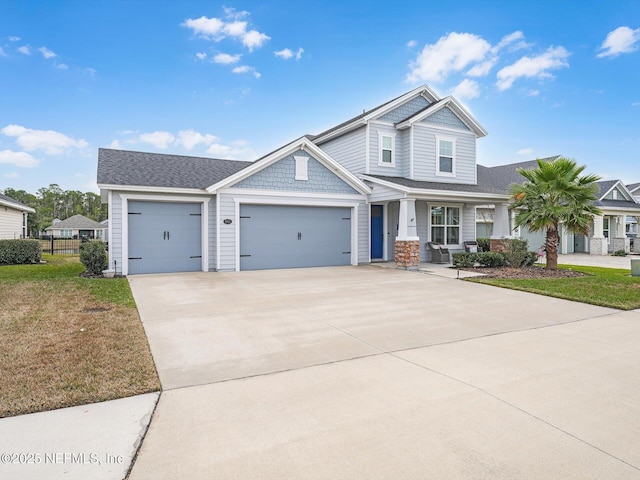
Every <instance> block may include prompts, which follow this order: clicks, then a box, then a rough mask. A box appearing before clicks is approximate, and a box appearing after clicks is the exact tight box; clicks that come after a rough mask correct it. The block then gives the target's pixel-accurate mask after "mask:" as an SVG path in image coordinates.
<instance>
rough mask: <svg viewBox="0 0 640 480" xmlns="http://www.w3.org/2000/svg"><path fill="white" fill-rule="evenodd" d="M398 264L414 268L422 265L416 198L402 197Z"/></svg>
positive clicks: (399, 217) (398, 237) (398, 265)
mask: <svg viewBox="0 0 640 480" xmlns="http://www.w3.org/2000/svg"><path fill="white" fill-rule="evenodd" d="M395 261H396V266H397V267H398V268H404V269H407V270H414V269H417V268H418V265H420V238H419V237H418V227H417V223H416V199H415V198H401V199H400V212H399V214H398V236H397V237H396V255H395Z"/></svg>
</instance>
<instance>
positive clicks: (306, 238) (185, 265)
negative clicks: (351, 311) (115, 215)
mask: <svg viewBox="0 0 640 480" xmlns="http://www.w3.org/2000/svg"><path fill="white" fill-rule="evenodd" d="M128 220H129V221H128V223H129V245H128V246H129V254H128V257H129V273H130V274H138V273H167V272H193V271H199V270H202V216H201V204H200V203H165V202H146V201H130V202H129V211H128ZM239 232H240V238H239V241H240V270H263V269H272V268H296V267H320V266H332V265H349V264H350V263H351V209H350V208H342V207H304V206H281V205H248V204H242V205H240V229H239Z"/></svg>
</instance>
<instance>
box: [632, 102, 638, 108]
mask: <svg viewBox="0 0 640 480" xmlns="http://www.w3.org/2000/svg"><path fill="white" fill-rule="evenodd" d="M631 106H632V107H640V102H633V103H632V104H631Z"/></svg>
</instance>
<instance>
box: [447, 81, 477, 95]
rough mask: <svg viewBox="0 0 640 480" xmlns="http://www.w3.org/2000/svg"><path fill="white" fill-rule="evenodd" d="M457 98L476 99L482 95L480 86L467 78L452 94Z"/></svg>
mask: <svg viewBox="0 0 640 480" xmlns="http://www.w3.org/2000/svg"><path fill="white" fill-rule="evenodd" d="M451 95H453V96H454V97H456V98H476V97H477V96H478V95H480V86H479V85H478V82H476V81H475V80H469V79H468V78H465V79H464V80H462V82H460V83H459V84H458V86H456V87H455V88H454V89H453V91H452V92H451Z"/></svg>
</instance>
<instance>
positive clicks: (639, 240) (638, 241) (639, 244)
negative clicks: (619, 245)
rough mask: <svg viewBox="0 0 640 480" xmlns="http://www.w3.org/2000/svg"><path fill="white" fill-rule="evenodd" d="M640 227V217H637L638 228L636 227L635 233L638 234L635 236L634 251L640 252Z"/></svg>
mask: <svg viewBox="0 0 640 480" xmlns="http://www.w3.org/2000/svg"><path fill="white" fill-rule="evenodd" d="M638 227H640V217H636V228H635V234H636V238H634V240H633V252H634V253H640V236H638V235H640V231H639V230H640V229H639V228H638Z"/></svg>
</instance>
